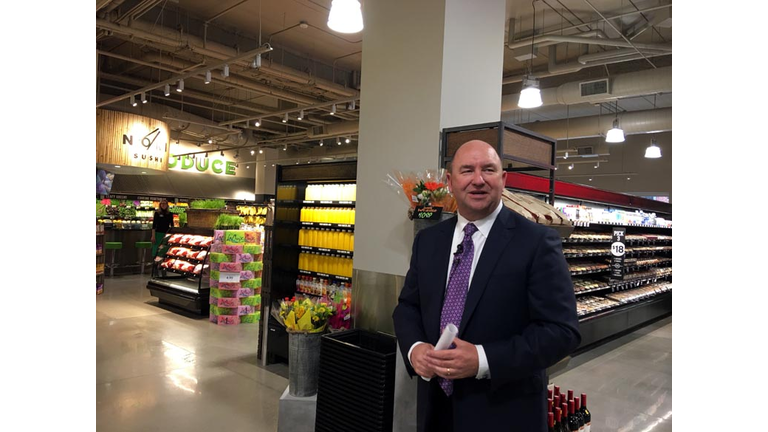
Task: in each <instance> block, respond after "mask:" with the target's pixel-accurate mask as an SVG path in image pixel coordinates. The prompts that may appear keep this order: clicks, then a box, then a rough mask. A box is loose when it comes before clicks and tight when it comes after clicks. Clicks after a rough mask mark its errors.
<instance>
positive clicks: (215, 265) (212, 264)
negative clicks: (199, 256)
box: [211, 262, 219, 271]
mask: <svg viewBox="0 0 768 432" xmlns="http://www.w3.org/2000/svg"><path fill="white" fill-rule="evenodd" d="M211 270H217V271H218V270H219V263H215V262H212V263H211Z"/></svg>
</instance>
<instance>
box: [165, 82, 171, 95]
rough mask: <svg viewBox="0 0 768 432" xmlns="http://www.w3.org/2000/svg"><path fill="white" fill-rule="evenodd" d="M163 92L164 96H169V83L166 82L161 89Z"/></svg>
mask: <svg viewBox="0 0 768 432" xmlns="http://www.w3.org/2000/svg"><path fill="white" fill-rule="evenodd" d="M163 94H165V95H166V96H170V95H171V85H170V84H166V85H165V89H163Z"/></svg>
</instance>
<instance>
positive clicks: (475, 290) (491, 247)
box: [446, 207, 515, 336]
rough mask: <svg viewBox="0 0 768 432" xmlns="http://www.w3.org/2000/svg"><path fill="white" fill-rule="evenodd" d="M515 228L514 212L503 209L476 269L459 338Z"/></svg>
mask: <svg viewBox="0 0 768 432" xmlns="http://www.w3.org/2000/svg"><path fill="white" fill-rule="evenodd" d="M514 227H515V222H514V219H513V218H512V211H511V210H509V209H507V208H506V207H502V209H501V213H499V216H498V217H497V218H496V221H495V222H494V223H493V226H492V227H491V231H490V232H489V233H488V239H486V241H485V246H484V247H483V253H482V254H481V255H480V259H479V260H478V262H477V267H476V268H475V273H474V275H473V276H472V282H471V283H470V285H469V292H468V293H467V300H466V303H465V304H464V313H463V314H462V317H461V325H460V326H459V336H461V335H463V333H464V328H465V327H466V326H467V323H468V322H469V319H470V318H471V317H472V313H473V312H474V311H475V308H476V307H477V304H478V303H479V302H480V298H481V297H482V296H483V293H484V292H485V288H486V285H488V279H490V277H491V274H492V273H493V269H494V268H495V267H496V264H497V263H498V261H499V258H500V257H501V255H502V253H503V252H504V249H505V248H506V246H507V244H508V243H509V241H510V240H512V237H513V235H514V230H513V228H514ZM446 267H447V264H446Z"/></svg>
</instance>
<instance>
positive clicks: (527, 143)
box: [504, 130, 552, 167]
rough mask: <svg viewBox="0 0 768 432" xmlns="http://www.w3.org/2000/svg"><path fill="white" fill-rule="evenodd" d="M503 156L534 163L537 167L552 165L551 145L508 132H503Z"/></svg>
mask: <svg viewBox="0 0 768 432" xmlns="http://www.w3.org/2000/svg"><path fill="white" fill-rule="evenodd" d="M504 154H505V155H510V156H513V157H517V158H520V159H525V160H528V161H531V162H535V163H537V164H539V165H538V166H546V167H549V166H551V165H552V144H550V143H547V142H544V141H539V140H537V139H535V138H531V137H527V136H523V135H520V134H517V133H515V132H513V131H509V130H505V131H504Z"/></svg>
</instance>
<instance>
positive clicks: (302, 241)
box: [299, 228, 307, 245]
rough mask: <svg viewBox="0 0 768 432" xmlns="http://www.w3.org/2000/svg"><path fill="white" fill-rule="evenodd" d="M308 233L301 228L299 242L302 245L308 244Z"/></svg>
mask: <svg viewBox="0 0 768 432" xmlns="http://www.w3.org/2000/svg"><path fill="white" fill-rule="evenodd" d="M306 234H307V233H306V232H305V230H304V229H303V228H302V229H300V230H299V244H300V245H306V238H307V237H306Z"/></svg>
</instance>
